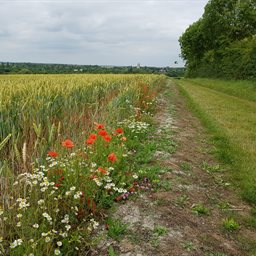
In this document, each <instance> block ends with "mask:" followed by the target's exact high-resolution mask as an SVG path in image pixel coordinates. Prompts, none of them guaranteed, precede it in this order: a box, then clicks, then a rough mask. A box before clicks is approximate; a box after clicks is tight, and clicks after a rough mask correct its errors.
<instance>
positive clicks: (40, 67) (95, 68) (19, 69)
mask: <svg viewBox="0 0 256 256" xmlns="http://www.w3.org/2000/svg"><path fill="white" fill-rule="evenodd" d="M76 73H77V74H83V73H84V74H166V75H168V76H172V77H182V76H184V73H185V68H171V67H163V68H160V67H141V66H136V67H134V66H99V65H69V64H40V63H15V62H0V74H76Z"/></svg>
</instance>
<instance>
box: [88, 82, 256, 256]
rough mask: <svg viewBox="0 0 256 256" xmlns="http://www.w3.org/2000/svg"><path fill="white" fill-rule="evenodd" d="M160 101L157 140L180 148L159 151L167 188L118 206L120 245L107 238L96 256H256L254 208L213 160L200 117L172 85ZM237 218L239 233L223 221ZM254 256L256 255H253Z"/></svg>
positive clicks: (101, 243)
mask: <svg viewBox="0 0 256 256" xmlns="http://www.w3.org/2000/svg"><path fill="white" fill-rule="evenodd" d="M167 90H171V94H172V96H171V97H169V96H168V93H167V94H166V93H163V96H162V98H161V99H160V101H159V106H158V112H157V114H156V115H155V120H156V121H157V123H158V130H157V132H156V133H155V134H154V136H153V137H154V139H158V138H159V137H160V136H161V137H162V136H165V139H166V140H173V141H175V143H176V144H177V148H176V151H175V153H173V154H170V153H168V152H166V151H164V150H158V151H156V152H155V159H156V163H155V164H158V165H160V166H161V167H162V168H163V170H165V171H163V172H162V173H161V174H160V176H159V179H160V180H161V181H164V184H165V186H164V189H157V190H156V191H154V192H144V193H140V195H139V196H138V197H136V198H133V199H131V200H129V201H126V202H125V203H123V204H118V206H117V207H116V209H115V211H114V213H113V216H112V217H113V218H115V219H119V220H121V221H122V222H123V223H125V224H127V230H126V232H125V234H124V235H123V236H122V238H121V239H120V240H119V241H115V240H113V239H110V238H108V239H103V240H102V241H101V242H100V244H99V245H98V248H97V249H96V250H94V251H93V252H92V255H110V253H109V251H108V250H107V248H109V246H112V248H113V249H114V251H115V254H113V255H120V256H133V255H134V256H151V255H152V256H153V255H154V256H155V255H166V256H167V255H168V256H169V255H173V256H176V255H177V256H187V255H203V256H224V255H242V256H243V255H254V254H253V253H250V252H249V251H250V250H251V247H252V246H253V245H254V241H256V231H255V229H253V228H252V227H250V226H248V225H245V220H247V219H249V218H250V207H249V206H248V205H246V204H245V203H244V202H243V201H242V200H241V199H239V197H238V195H237V191H235V189H234V188H233V187H232V184H230V183H229V182H228V181H227V180H228V179H227V177H226V173H225V170H224V169H223V167H222V166H221V165H220V164H219V163H218V162H217V160H216V159H214V157H213V154H212V153H211V152H212V151H213V147H212V145H210V144H209V143H208V142H207V135H206V133H205V131H204V129H203V127H202V125H201V123H200V122H199V120H198V119H197V118H195V117H194V116H193V115H192V114H191V112H190V111H189V110H188V108H187V106H186V103H185V100H184V99H183V98H182V96H181V95H180V94H179V91H178V89H177V87H176V85H175V84H174V83H173V82H170V84H169V86H168V88H167ZM230 218H233V219H235V220H236V222H237V223H238V224H239V228H238V229H237V230H233V231H232V230H227V228H226V229H225V228H224V226H223V221H224V220H227V219H230ZM255 255H256V254H255Z"/></svg>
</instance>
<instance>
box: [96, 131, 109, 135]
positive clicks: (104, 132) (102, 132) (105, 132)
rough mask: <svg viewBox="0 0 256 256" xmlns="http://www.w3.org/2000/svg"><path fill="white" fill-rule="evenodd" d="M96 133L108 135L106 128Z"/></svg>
mask: <svg viewBox="0 0 256 256" xmlns="http://www.w3.org/2000/svg"><path fill="white" fill-rule="evenodd" d="M98 133H99V135H100V136H106V135H108V133H107V131H106V130H100V131H99V132H98Z"/></svg>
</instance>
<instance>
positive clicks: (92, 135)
mask: <svg viewBox="0 0 256 256" xmlns="http://www.w3.org/2000/svg"><path fill="white" fill-rule="evenodd" d="M89 139H92V140H96V139H97V135H96V134H95V133H92V134H90V136H89Z"/></svg>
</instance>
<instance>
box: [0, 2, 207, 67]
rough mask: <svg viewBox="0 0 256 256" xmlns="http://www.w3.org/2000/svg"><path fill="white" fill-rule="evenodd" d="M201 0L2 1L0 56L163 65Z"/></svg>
mask: <svg viewBox="0 0 256 256" xmlns="http://www.w3.org/2000/svg"><path fill="white" fill-rule="evenodd" d="M206 3H207V0H182V1H181V0H179V1H177V0H158V1H156V0H155V1H154V0H148V1H146V0H144V1H143V0H142V1H140V0H130V1H125V0H124V1H122V2H121V1H108V0H101V1H98V0H95V1H86V0H85V1H75V0H73V1H71V0H66V1H60V0H52V1H43V0H42V1H29V0H24V1H21V0H20V1H12V0H10V1H5V2H3V4H2V6H1V9H0V49H1V52H0V58H2V59H0V61H1V60H2V61H5V60H6V61H7V60H9V61H34V62H55V63H56V62H61V63H81V64H111V65H130V64H136V63H137V62H141V63H142V64H143V65H157V66H166V65H170V64H171V63H173V61H174V60H177V59H178V56H179V51H180V50H179V44H178V38H179V36H180V35H181V34H182V32H183V31H184V30H185V29H186V27H187V26H188V25H189V24H191V23H193V22H194V21H195V20H197V19H198V18H199V17H200V16H201V15H202V13H203V7H204V5H205V4H206Z"/></svg>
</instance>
